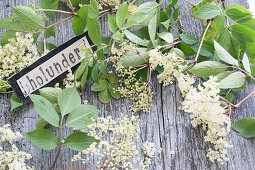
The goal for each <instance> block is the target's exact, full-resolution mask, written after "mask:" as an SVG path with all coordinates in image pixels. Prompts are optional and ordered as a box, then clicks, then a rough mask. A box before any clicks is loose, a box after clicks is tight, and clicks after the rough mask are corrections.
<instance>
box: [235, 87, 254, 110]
mask: <svg viewBox="0 0 255 170" xmlns="http://www.w3.org/2000/svg"><path fill="white" fill-rule="evenodd" d="M254 95H255V90H254V91H253V92H252V93H251V94H249V95H248V96H247V97H245V98H244V99H243V100H242V101H240V102H239V103H237V104H236V105H235V107H236V108H237V107H239V106H240V105H241V104H242V103H243V102H245V101H246V100H247V99H249V98H250V97H252V96H254Z"/></svg>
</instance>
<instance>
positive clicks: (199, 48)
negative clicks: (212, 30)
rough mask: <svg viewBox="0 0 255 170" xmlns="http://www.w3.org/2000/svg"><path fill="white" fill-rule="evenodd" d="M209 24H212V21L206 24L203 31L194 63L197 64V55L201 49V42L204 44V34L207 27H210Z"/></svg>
mask: <svg viewBox="0 0 255 170" xmlns="http://www.w3.org/2000/svg"><path fill="white" fill-rule="evenodd" d="M211 22H212V20H210V21H209V22H208V23H207V25H206V27H205V30H204V33H203V36H202V39H201V42H200V44H199V47H198V50H197V55H196V57H195V60H194V63H196V62H197V59H198V56H199V54H200V51H201V48H202V45H203V42H204V38H205V35H206V32H207V30H208V28H209V26H210V25H211Z"/></svg>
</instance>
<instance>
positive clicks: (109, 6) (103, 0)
mask: <svg viewBox="0 0 255 170" xmlns="http://www.w3.org/2000/svg"><path fill="white" fill-rule="evenodd" d="M101 1H102V2H103V3H105V4H106V5H107V6H108V8H109V9H110V11H112V7H111V5H110V4H109V3H108V2H106V1H105V0H101Z"/></svg>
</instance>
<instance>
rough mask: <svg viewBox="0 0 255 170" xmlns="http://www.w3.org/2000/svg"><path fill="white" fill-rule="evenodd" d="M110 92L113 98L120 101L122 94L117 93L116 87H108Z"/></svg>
mask: <svg viewBox="0 0 255 170" xmlns="http://www.w3.org/2000/svg"><path fill="white" fill-rule="evenodd" d="M108 90H109V91H110V94H111V96H112V97H113V98H115V99H120V92H119V91H117V90H118V88H117V86H116V85H114V84H112V83H109V85H108Z"/></svg>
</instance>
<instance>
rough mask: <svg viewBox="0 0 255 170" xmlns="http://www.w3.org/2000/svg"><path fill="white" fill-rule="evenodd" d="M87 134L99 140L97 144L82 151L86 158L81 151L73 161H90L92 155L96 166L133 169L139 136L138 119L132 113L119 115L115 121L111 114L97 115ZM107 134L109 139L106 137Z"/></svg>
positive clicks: (135, 162)
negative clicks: (129, 116)
mask: <svg viewBox="0 0 255 170" xmlns="http://www.w3.org/2000/svg"><path fill="white" fill-rule="evenodd" d="M88 128H89V133H88V134H89V135H90V136H93V137H95V138H96V139H98V140H100V142H99V144H98V145H96V143H93V144H92V145H90V147H89V148H88V149H86V150H84V151H83V152H82V153H83V154H85V155H86V158H81V153H79V154H78V155H76V156H74V157H73V161H77V160H82V162H83V163H86V162H90V159H91V158H92V157H94V156H96V157H97V160H98V161H97V164H96V166H97V167H98V168H99V169H100V168H102V167H104V168H107V169H118V168H125V169H133V165H135V164H137V161H138V160H137V158H135V157H136V155H137V154H138V151H137V149H136V145H135V141H136V140H137V139H138V137H139V133H140V128H139V121H138V120H137V119H136V117H135V116H134V115H132V116H131V118H128V116H121V117H120V118H118V120H117V121H115V120H113V119H112V117H111V116H108V117H106V118H103V117H99V118H98V119H97V120H96V121H94V123H93V124H91V125H89V126H88ZM107 136H108V137H109V139H107Z"/></svg>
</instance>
